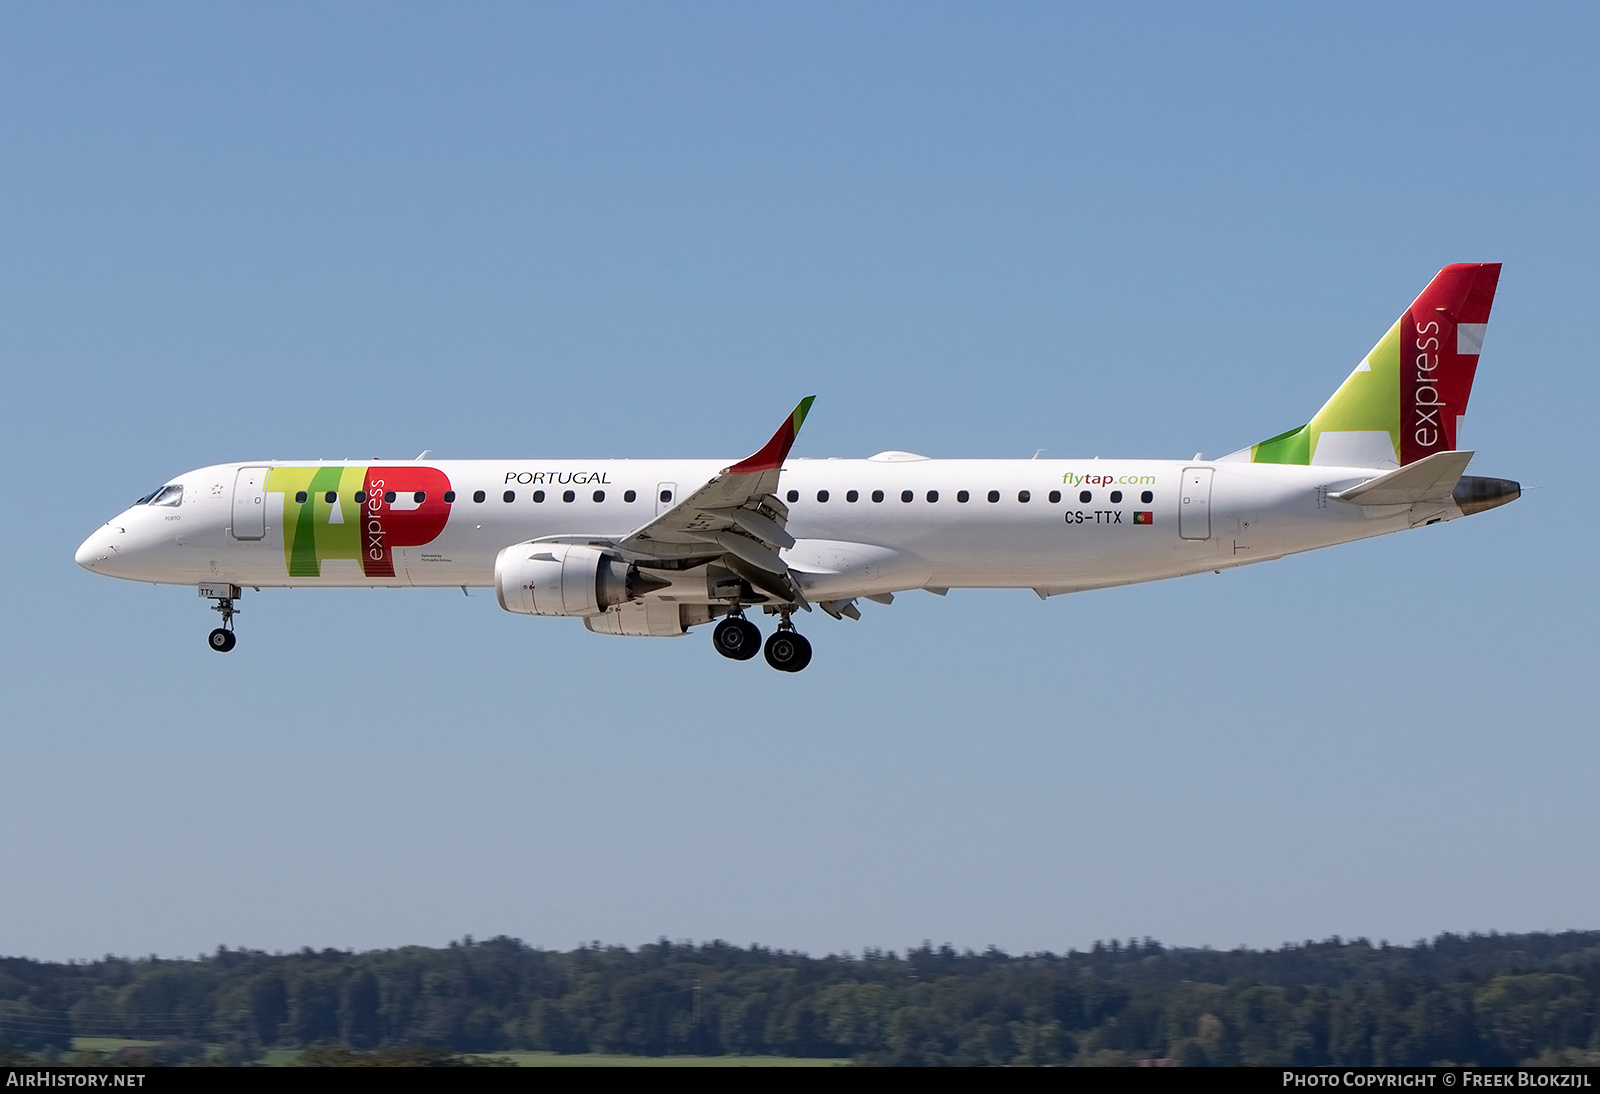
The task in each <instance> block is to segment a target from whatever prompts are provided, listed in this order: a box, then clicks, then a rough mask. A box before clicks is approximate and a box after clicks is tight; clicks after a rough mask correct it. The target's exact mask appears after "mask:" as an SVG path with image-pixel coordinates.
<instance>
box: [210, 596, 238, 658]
mask: <svg viewBox="0 0 1600 1094" xmlns="http://www.w3.org/2000/svg"><path fill="white" fill-rule="evenodd" d="M241 591H242V590H240V588H239V586H237V585H202V586H200V595H201V596H203V597H205V598H206V599H207V600H215V601H216V603H215V604H213V605H211V610H212V611H214V612H221V613H222V626H220V627H218V628H217V629H216V630H214V631H212V632H211V633H210V634H209V635H207V636H206V645H208V646H210V647H211V648H212V649H214V650H216V651H217V652H218V653H227V652H228V651H229V650H231V649H233V647H234V646H235V645H237V644H238V641H239V639H238V637H237V636H236V635H235V634H234V633H233V617H234V616H236V615H238V614H239V609H238V608H236V607H234V606H233V602H234V601H235V600H237V599H238V598H239V595H240V593H241Z"/></svg>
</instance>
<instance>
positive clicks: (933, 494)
mask: <svg viewBox="0 0 1600 1094" xmlns="http://www.w3.org/2000/svg"><path fill="white" fill-rule="evenodd" d="M938 500H939V491H937V490H929V491H928V501H930V502H935V501H938Z"/></svg>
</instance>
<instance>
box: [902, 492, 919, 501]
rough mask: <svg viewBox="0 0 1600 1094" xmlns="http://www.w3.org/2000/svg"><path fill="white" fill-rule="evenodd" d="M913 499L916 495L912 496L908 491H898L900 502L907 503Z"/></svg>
mask: <svg viewBox="0 0 1600 1094" xmlns="http://www.w3.org/2000/svg"><path fill="white" fill-rule="evenodd" d="M914 497H916V495H915V494H913V493H912V492H911V491H909V490H902V491H900V500H901V501H905V502H909V501H910V500H911V499H912V498H914Z"/></svg>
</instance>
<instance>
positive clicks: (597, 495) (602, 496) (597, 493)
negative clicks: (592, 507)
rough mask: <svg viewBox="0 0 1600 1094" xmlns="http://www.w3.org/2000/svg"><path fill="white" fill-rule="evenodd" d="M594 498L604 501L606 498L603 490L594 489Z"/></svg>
mask: <svg viewBox="0 0 1600 1094" xmlns="http://www.w3.org/2000/svg"><path fill="white" fill-rule="evenodd" d="M594 500H595V501H605V500H606V492H605V491H604V490H596V491H595V492H594Z"/></svg>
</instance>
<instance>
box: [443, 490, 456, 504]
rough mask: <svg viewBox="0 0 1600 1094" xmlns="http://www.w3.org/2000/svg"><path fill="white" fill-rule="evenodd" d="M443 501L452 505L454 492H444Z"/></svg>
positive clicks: (454, 498) (454, 496)
mask: <svg viewBox="0 0 1600 1094" xmlns="http://www.w3.org/2000/svg"><path fill="white" fill-rule="evenodd" d="M444 500H445V502H446V504H449V503H453V502H454V501H455V500H456V492H455V491H454V490H446V491H445V492H444Z"/></svg>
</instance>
